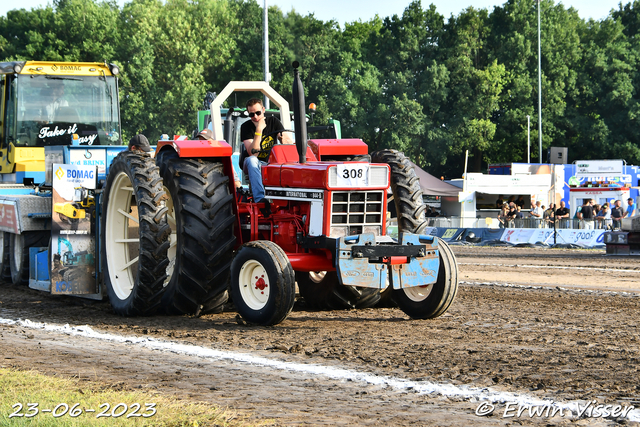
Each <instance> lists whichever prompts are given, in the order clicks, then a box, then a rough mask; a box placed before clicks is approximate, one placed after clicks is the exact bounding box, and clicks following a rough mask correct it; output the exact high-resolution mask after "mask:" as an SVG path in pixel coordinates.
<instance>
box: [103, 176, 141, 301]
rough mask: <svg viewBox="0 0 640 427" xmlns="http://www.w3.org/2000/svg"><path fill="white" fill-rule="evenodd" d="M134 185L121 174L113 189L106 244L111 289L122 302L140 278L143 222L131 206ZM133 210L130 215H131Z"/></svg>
mask: <svg viewBox="0 0 640 427" xmlns="http://www.w3.org/2000/svg"><path fill="white" fill-rule="evenodd" d="M132 199H133V185H132V183H131V179H130V178H129V176H128V175H127V174H126V173H124V172H120V173H119V174H118V175H117V176H116V177H115V179H114V180H113V184H112V186H111V193H110V194H109V205H108V206H107V212H106V215H107V217H106V218H105V220H106V221H105V222H106V226H105V235H106V236H108V238H107V239H105V240H106V242H105V246H106V251H107V253H106V254H104V255H105V256H106V259H107V267H108V271H109V279H110V281H111V287H112V288H113V291H114V292H115V294H116V296H117V297H118V298H119V299H120V300H125V299H127V298H129V296H130V295H131V292H132V291H133V287H134V285H135V282H136V278H137V276H138V255H139V250H140V249H139V248H140V234H139V230H140V227H139V225H140V220H139V218H138V210H137V206H135V209H133V208H134V206H131V201H132ZM130 210H131V212H129V211H130Z"/></svg>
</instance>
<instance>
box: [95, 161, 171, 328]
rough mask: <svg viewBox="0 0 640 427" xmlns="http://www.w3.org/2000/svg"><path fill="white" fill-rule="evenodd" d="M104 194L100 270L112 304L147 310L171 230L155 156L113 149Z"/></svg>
mask: <svg viewBox="0 0 640 427" xmlns="http://www.w3.org/2000/svg"><path fill="white" fill-rule="evenodd" d="M103 194H104V195H103V198H104V200H103V202H102V216H101V224H100V225H101V227H100V230H101V236H100V237H101V238H100V240H101V252H102V271H103V274H104V283H105V285H106V288H107V295H108V296H109V301H110V302H111V306H112V307H113V310H114V311H115V312H116V313H117V314H119V315H122V316H139V315H149V314H152V313H154V312H155V311H156V310H157V309H158V308H159V307H160V302H161V299H162V294H163V293H164V290H165V284H166V281H167V268H168V265H169V259H168V257H167V251H168V249H169V235H170V234H171V229H170V227H169V225H168V223H167V207H166V203H165V200H166V194H165V192H164V190H163V187H162V179H161V178H160V173H159V170H158V167H157V166H156V165H155V162H154V160H153V159H151V158H150V157H148V156H146V155H141V154H139V153H137V152H131V151H124V152H122V153H120V154H118V156H117V157H116V158H115V159H114V160H113V162H112V163H111V166H110V168H109V175H108V176H107V185H106V187H105V191H104V193H103Z"/></svg>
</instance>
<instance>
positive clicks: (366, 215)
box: [330, 191, 384, 237]
mask: <svg viewBox="0 0 640 427" xmlns="http://www.w3.org/2000/svg"><path fill="white" fill-rule="evenodd" d="M383 200H384V192H383V191H334V192H333V193H331V232H330V237H342V236H352V235H354V234H362V233H374V234H375V235H380V234H381V232H382V221H383V220H384V218H383V216H384V215H383V214H384V207H383V205H382V201H383Z"/></svg>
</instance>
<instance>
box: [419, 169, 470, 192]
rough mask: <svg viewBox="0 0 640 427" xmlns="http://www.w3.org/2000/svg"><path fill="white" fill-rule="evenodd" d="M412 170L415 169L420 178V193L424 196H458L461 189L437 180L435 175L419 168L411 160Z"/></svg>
mask: <svg viewBox="0 0 640 427" xmlns="http://www.w3.org/2000/svg"><path fill="white" fill-rule="evenodd" d="M411 164H412V165H413V170H415V171H416V175H417V176H418V178H419V179H420V187H422V194H424V195H426V196H453V197H458V193H459V192H461V191H462V189H461V188H458V187H456V186H455V185H451V184H449V183H446V182H444V181H441V180H439V179H438V178H436V177H435V176H433V175H431V174H430V173H428V172H425V171H424V170H422V169H420V168H419V167H418V166H417V165H416V164H415V163H413V162H411Z"/></svg>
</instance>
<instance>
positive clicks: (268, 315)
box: [231, 240, 296, 326]
mask: <svg viewBox="0 0 640 427" xmlns="http://www.w3.org/2000/svg"><path fill="white" fill-rule="evenodd" d="M295 293H296V292H295V277H294V273H293V269H292V268H291V263H290V262H289V259H288V258H287V255H286V254H285V253H284V251H283V250H282V248H280V247H279V246H278V245H276V244H275V243H273V242H269V241H266V240H257V241H254V242H249V243H246V244H244V245H243V246H242V247H241V248H240V250H239V251H238V253H237V254H236V257H235V258H234V260H233V263H232V264H231V296H232V298H233V302H234V304H235V306H236V309H237V310H238V313H240V316H242V318H243V319H245V320H246V321H248V322H251V323H256V324H258V325H264V326H268V325H275V324H278V323H280V322H282V321H283V320H284V319H286V318H287V316H288V315H289V313H290V312H291V310H292V309H293V304H294V302H295V296H296V295H295Z"/></svg>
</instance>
